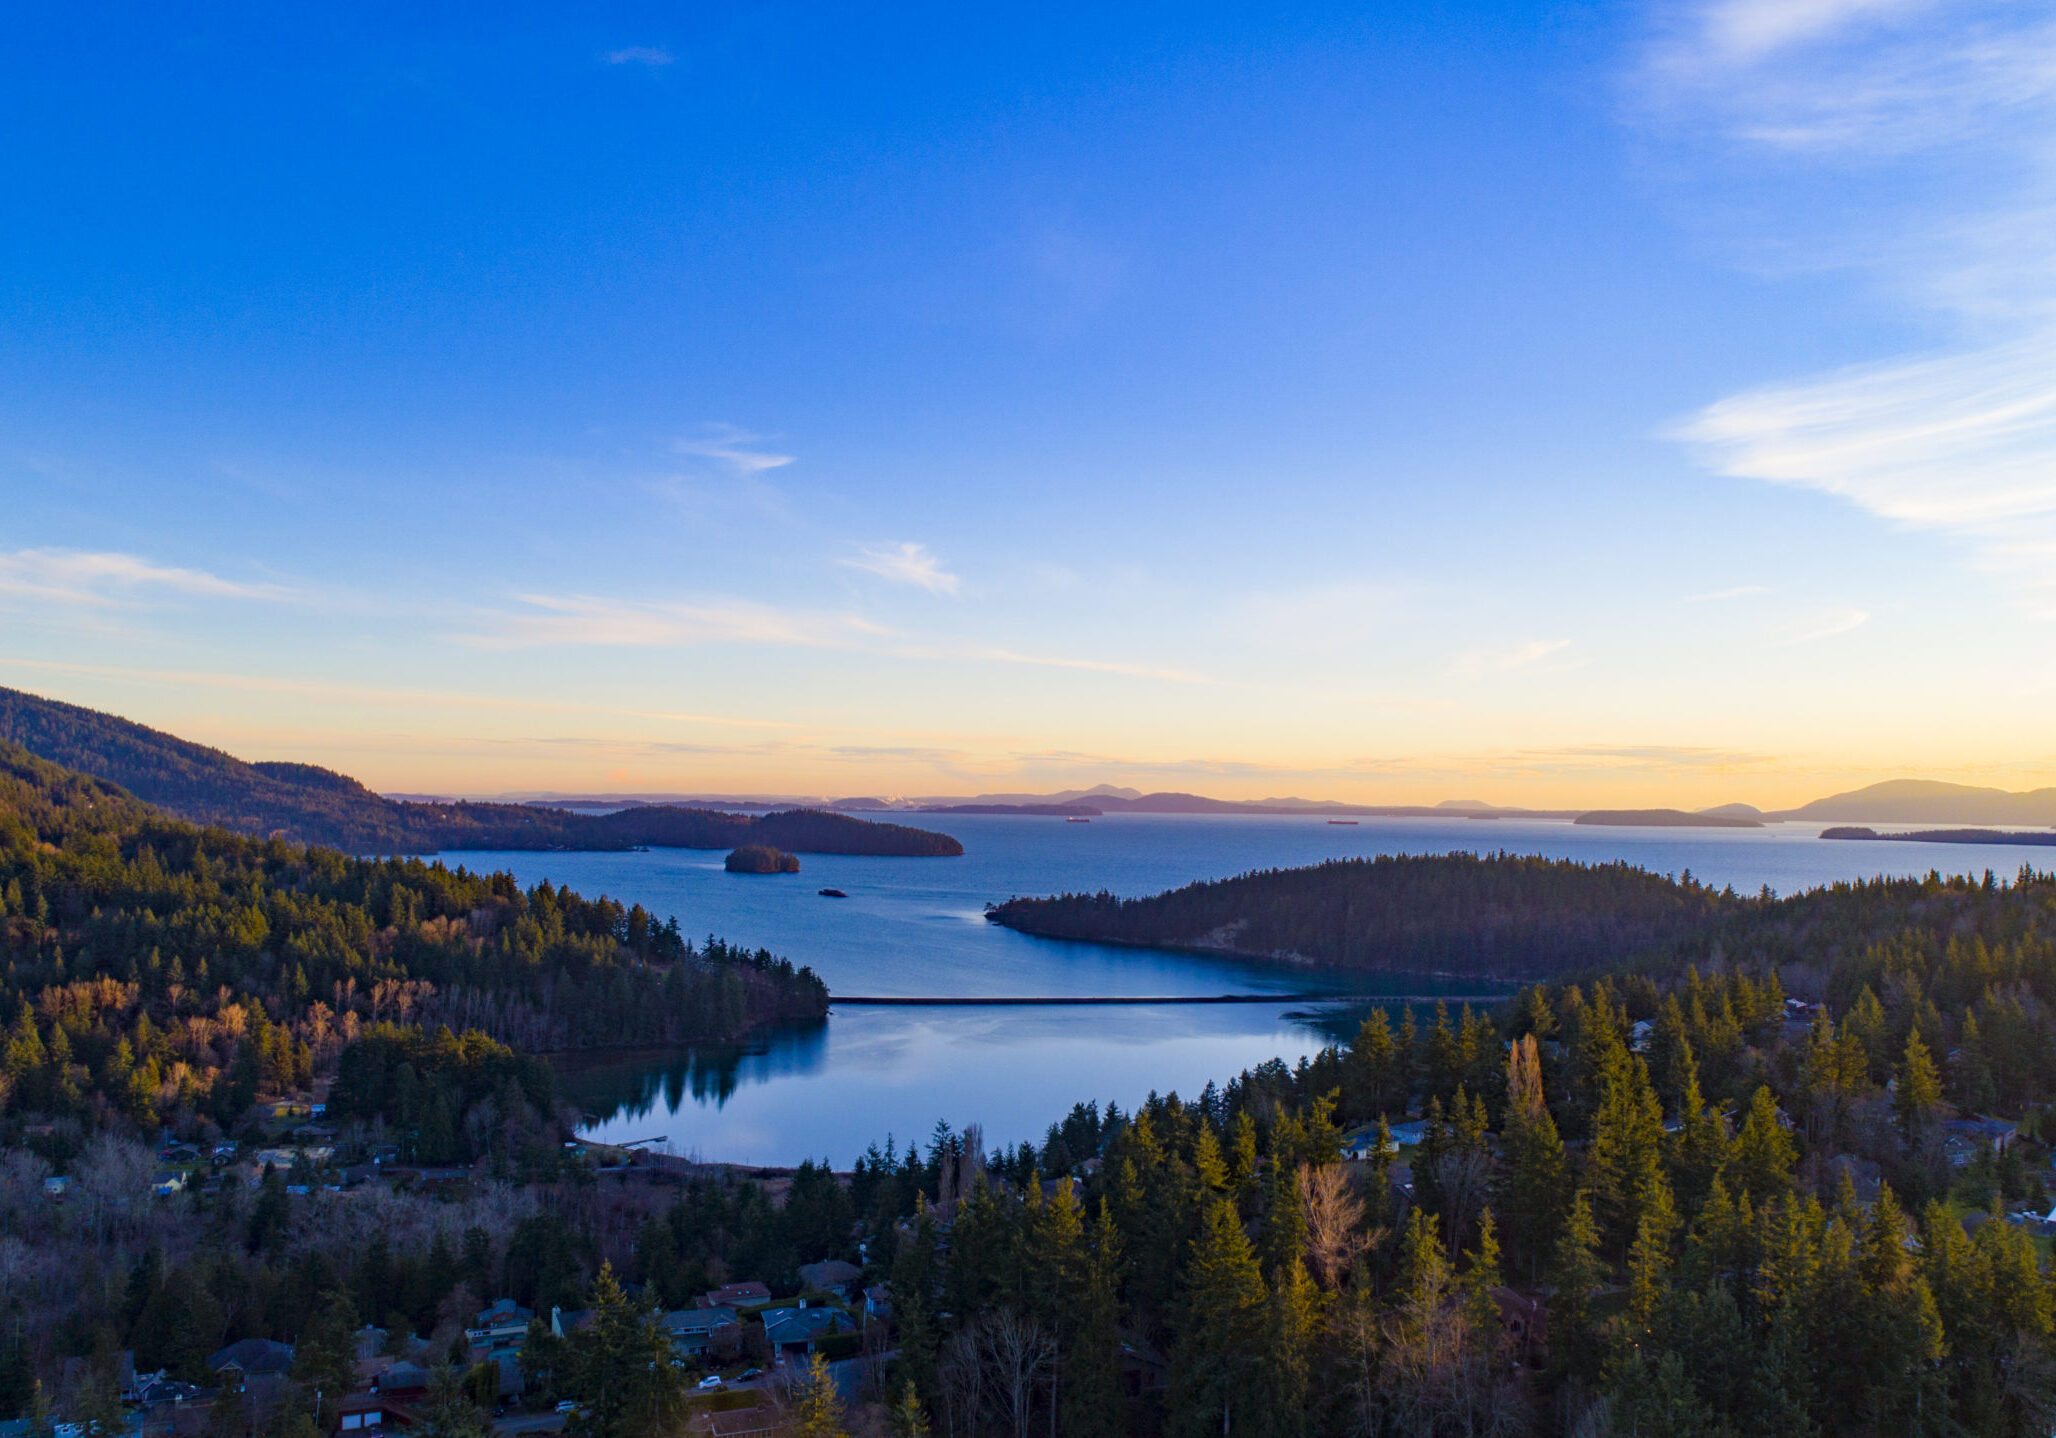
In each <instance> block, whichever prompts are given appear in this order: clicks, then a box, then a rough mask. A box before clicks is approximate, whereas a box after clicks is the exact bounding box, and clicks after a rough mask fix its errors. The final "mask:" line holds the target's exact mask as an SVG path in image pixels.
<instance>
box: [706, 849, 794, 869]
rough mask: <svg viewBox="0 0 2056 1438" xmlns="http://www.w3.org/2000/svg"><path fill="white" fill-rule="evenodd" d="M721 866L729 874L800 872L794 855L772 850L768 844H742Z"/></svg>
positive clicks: (780, 850)
mask: <svg viewBox="0 0 2056 1438" xmlns="http://www.w3.org/2000/svg"><path fill="white" fill-rule="evenodd" d="M721 866H722V867H723V868H724V869H726V870H727V871H728V872H729V873H731V874H797V873H798V872H799V871H800V861H799V858H798V857H797V856H796V855H793V854H788V853H786V852H785V851H784V850H783V849H774V848H772V847H771V846H770V845H769V844H744V845H743V846H742V847H741V848H740V849H737V850H736V851H735V852H733V853H731V854H730V855H729V856H728V857H727V858H726V859H724V860H723V861H722V865H721Z"/></svg>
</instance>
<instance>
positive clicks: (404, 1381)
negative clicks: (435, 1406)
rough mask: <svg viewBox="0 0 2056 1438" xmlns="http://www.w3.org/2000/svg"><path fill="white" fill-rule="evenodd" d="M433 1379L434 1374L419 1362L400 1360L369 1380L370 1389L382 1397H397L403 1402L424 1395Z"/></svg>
mask: <svg viewBox="0 0 2056 1438" xmlns="http://www.w3.org/2000/svg"><path fill="white" fill-rule="evenodd" d="M434 1381H435V1374H433V1373H432V1372H430V1371H429V1370H428V1369H426V1368H423V1367H422V1366H421V1365H420V1364H419V1363H407V1362H400V1363H395V1364H393V1365H392V1366H391V1367H390V1368H388V1369H386V1371H385V1372H383V1373H381V1374H379V1375H378V1377H376V1378H374V1379H372V1380H371V1391H372V1392H374V1393H376V1394H378V1395H379V1396H380V1397H382V1398H398V1399H400V1400H402V1401H403V1402H404V1401H405V1400H407V1399H409V1398H421V1397H425V1396H426V1395H427V1393H428V1385H429V1384H430V1383H433V1382H434Z"/></svg>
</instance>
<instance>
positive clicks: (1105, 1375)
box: [1058, 1202, 1123, 1438]
mask: <svg viewBox="0 0 2056 1438" xmlns="http://www.w3.org/2000/svg"><path fill="white" fill-rule="evenodd" d="M1120 1244H1121V1240H1120V1236H1119V1234H1118V1233H1117V1231H1116V1230H1115V1228H1114V1220H1113V1215H1112V1214H1111V1213H1110V1212H1109V1211H1108V1210H1107V1206H1106V1204H1105V1203H1104V1202H1102V1203H1101V1204H1100V1208H1099V1217H1098V1219H1097V1220H1096V1221H1095V1222H1094V1223H1093V1226H1092V1234H1091V1238H1090V1242H1089V1243H1088V1244H1087V1246H1086V1257H1085V1280H1084V1286H1083V1290H1082V1292H1081V1293H1080V1295H1079V1297H1078V1301H1077V1312H1076V1313H1075V1314H1074V1315H1073V1319H1072V1322H1071V1324H1070V1326H1069V1329H1068V1338H1067V1341H1066V1344H1065V1348H1064V1353H1063V1386H1062V1389H1061V1390H1060V1393H1059V1398H1058V1407H1059V1409H1060V1414H1061V1417H1062V1419H1063V1424H1062V1428H1063V1431H1064V1432H1065V1433H1075V1434H1077V1435H1078V1438H1117V1435H1118V1434H1119V1433H1120V1432H1121V1431H1122V1428H1123V1421H1122V1418H1123V1415H1122V1396H1123V1395H1122V1388H1121V1326H1120V1325H1121V1312H1120V1298H1119V1294H1118V1293H1117V1291H1116V1288H1117V1284H1118V1275H1119V1273H1120V1270H1121V1251H1120Z"/></svg>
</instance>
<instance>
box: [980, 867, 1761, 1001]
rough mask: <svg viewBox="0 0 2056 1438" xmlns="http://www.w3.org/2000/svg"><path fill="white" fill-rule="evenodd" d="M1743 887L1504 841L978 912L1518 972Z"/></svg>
mask: <svg viewBox="0 0 2056 1438" xmlns="http://www.w3.org/2000/svg"><path fill="white" fill-rule="evenodd" d="M1741 902H1742V901H1740V900H1738V899H1737V898H1736V897H1735V896H1734V895H1733V894H1728V893H1722V892H1719V891H1716V890H1713V889H1710V888H1708V887H1706V886H1705V885H1702V884H1698V883H1695V882H1693V881H1692V879H1691V876H1690V875H1686V876H1685V877H1684V878H1683V879H1682V880H1680V881H1673V880H1670V879H1667V878H1665V877H1663V876H1661V875H1658V874H1651V873H1648V872H1646V871H1644V870H1641V869H1637V868H1633V867H1631V866H1629V865H1627V864H1597V865H1591V864H1578V863H1573V862H1571V861H1569V860H1559V859H1542V858H1536V857H1529V856H1517V855H1512V854H1497V855H1490V856H1487V857H1483V858H1479V857H1476V856H1474V855H1470V854H1461V853H1458V854H1448V855H1436V856H1410V855H1385V856H1380V857H1378V858H1375V859H1335V860H1331V861H1329V862H1328V863H1324V864H1316V865H1313V866H1310V867H1307V868H1300V869H1270V870H1265V871H1263V872H1261V873H1252V874H1244V875H1241V876H1240V877H1237V878H1233V879H1221V880H1214V881H1210V882H1205V883H1198V884H1189V885H1187V886H1186V887H1184V888H1182V889H1174V890H1172V891H1171V892H1169V893H1166V894H1158V895H1156V896H1155V897H1153V898H1142V899H1124V898H1119V897H1117V896H1115V895H1113V894H1109V893H1104V892H1102V893H1098V894H1060V895H1057V896H1054V897H1051V898H1043V899H1024V898H1015V899H1009V900H1007V901H1006V902H1005V903H1002V904H994V905H991V906H990V907H989V908H988V909H987V910H986V917H987V918H988V919H990V920H992V921H993V922H994V923H998V924H1004V925H1006V926H1007V927H1008V928H1012V929H1018V930H1020V931H1021V932H1023V933H1027V934H1036V935H1039V936H1041V937H1044V938H1054V939H1087V940H1092V941H1094V942H1098V943H1112V944H1135V945H1140V946H1143V947H1147V948H1161V949H1188V950H1192V951H1195V952H1202V953H1222V954H1235V955H1239V956H1244V957H1253V958H1265V959H1275V960H1281V961H1285V962H1291V963H1302V964H1323V965H1332V966H1336V967H1340V968H1351V969H1387V970H1396V971H1406V972H1413V973H1443V974H1462V975H1470V976H1477V977H1488V976H1489V977H1522V976H1533V975H1539V974H1554V973H1560V972H1562V971H1563V970H1564V969H1566V968H1570V967H1577V966H1584V965H1590V964H1600V963H1605V962H1607V961H1609V960H1620V959H1625V958H1627V957H1628V956H1629V955H1631V954H1635V953H1638V952H1640V951H1642V950H1645V949H1649V948H1652V947H1662V946H1665V945H1668V944H1671V943H1674V942H1676V941H1678V940H1681V939H1683V938H1685V937H1687V936H1689V935H1693V934H1697V933H1699V932H1701V931H1703V930H1704V928H1705V926H1706V924H1707V922H1708V921H1709V920H1711V919H1713V918H1715V917H1716V916H1718V915H1721V914H1723V913H1726V912H1729V911H1732V910H1734V909H1736V908H1737V907H1738V906H1739V905H1740V904H1741Z"/></svg>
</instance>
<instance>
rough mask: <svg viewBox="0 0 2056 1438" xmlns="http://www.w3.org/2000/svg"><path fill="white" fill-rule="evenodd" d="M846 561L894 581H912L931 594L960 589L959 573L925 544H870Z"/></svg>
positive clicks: (946, 592) (852, 565) (952, 591)
mask: <svg viewBox="0 0 2056 1438" xmlns="http://www.w3.org/2000/svg"><path fill="white" fill-rule="evenodd" d="M842 562H843V563H844V564H846V565H848V566H849V567H850V568H852V569H861V570H863V571H864V572H865V573H866V574H875V575H877V576H878V577H879V578H880V579H888V580H891V581H892V582H893V583H894V584H910V585H913V586H914V587H916V588H918V589H925V590H927V591H928V592H929V593H930V594H955V593H956V592H957V585H958V582H959V581H958V579H957V576H956V575H954V574H951V573H950V572H949V571H948V570H946V569H944V568H943V567H942V561H941V560H940V559H938V558H936V557H935V556H934V555H933V554H931V553H929V552H928V546H927V545H925V544H914V543H905V544H867V545H865V546H864V547H863V548H862V549H861V550H860V551H858V553H857V555H856V557H855V558H853V559H845V560H843V561H842Z"/></svg>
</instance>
